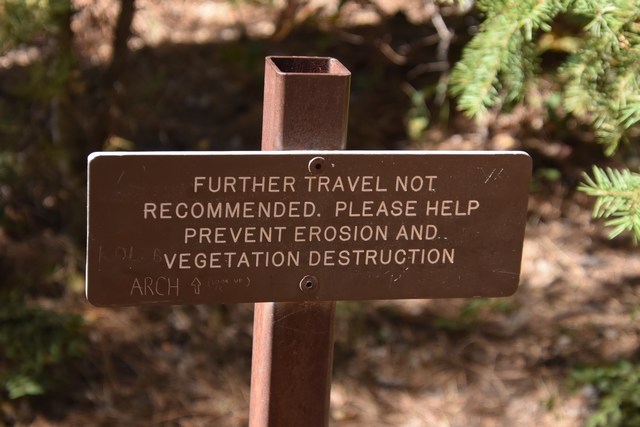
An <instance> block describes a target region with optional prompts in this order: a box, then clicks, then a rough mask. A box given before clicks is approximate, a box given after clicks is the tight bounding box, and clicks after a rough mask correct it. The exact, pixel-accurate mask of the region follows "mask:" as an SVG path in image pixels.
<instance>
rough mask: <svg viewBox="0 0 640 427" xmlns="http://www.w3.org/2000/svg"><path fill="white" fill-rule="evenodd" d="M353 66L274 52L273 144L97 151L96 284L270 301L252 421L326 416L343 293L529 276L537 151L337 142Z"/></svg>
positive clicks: (92, 165) (390, 293)
mask: <svg viewBox="0 0 640 427" xmlns="http://www.w3.org/2000/svg"><path fill="white" fill-rule="evenodd" d="M349 77H350V74H349V72H348V70H346V69H345V68H344V67H343V66H342V65H341V64H340V63H339V62H337V61H336V60H334V59H331V58H304V57H280V58H278V57H276V58H267V60H266V76H265V101H264V103H265V104H264V111H265V114H264V121H263V151H262V152H257V153H247V152H244V153H239V152H238V153H202V152H197V153H196V152H180V153H125V154H121V153H96V154H93V155H92V156H91V157H90V159H89V171H88V175H89V185H88V187H89V191H88V239H87V242H88V244H87V289H86V290H87V298H88V299H89V301H91V302H92V303H94V304H96V305H104V306H123V305H140V304H209V303H219V302H226V303H233V302H255V303H256V306H255V318H254V348H253V362H252V384H251V405H250V425H252V426H254V427H257V426H266V425H302V424H306V425H318V426H324V425H327V423H328V407H329V391H330V379H331V366H332V358H333V319H334V315H335V302H334V301H336V300H371V299H399V298H403V299H404V298H455V297H474V296H506V295H510V294H512V293H513V292H514V291H515V290H516V289H517V286H518V280H519V274H520V262H521V255H522V242H523V239H524V226H525V219H526V208H527V196H528V186H529V180H530V175H531V160H530V158H529V157H528V156H527V155H526V154H525V153H521V152H425V151H419V152H418V151H402V152H386V151H378V152H375V151H374V152H347V151H338V150H340V149H342V148H343V147H344V142H345V140H346V117H347V114H346V110H347V104H348V87H349ZM307 118H308V119H307ZM323 149H324V150H323ZM167 170H173V171H177V172H176V173H173V174H170V175H169V174H167V173H166V171H167Z"/></svg>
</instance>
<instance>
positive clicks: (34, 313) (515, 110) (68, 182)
mask: <svg viewBox="0 0 640 427" xmlns="http://www.w3.org/2000/svg"><path fill="white" fill-rule="evenodd" d="M267 55H314V56H333V57H335V58H338V59H339V60H340V61H341V62H342V63H343V64H345V66H346V67H347V68H349V69H350V70H351V72H352V75H353V76H352V87H351V105H350V120H349V130H348V148H349V149H399V150H401V149H425V150H440V149H449V150H461V149H464V150H480V149H488V150H495V149H509V150H511V149H519V150H525V151H527V152H528V153H529V154H530V155H531V156H532V158H533V162H534V172H533V179H532V185H531V195H530V203H529V212H528V223H527V233H526V239H525V246H524V259H523V266H522V277H521V286H520V289H519V291H518V292H517V293H516V294H515V295H514V296H513V297H510V298H503V299H473V300H446V301H445V300H432V301H374V302H340V303H338V308H337V319H336V344H335V363H334V381H333V388H332V392H331V405H332V406H331V420H332V421H331V422H332V425H335V426H483V427H484V426H487V427H489V426H505V427H506V426H516V425H517V426H583V425H584V426H640V254H639V252H638V247H637V246H636V243H637V239H638V237H640V175H638V171H639V167H640V152H639V148H640V144H638V142H639V138H640V127H639V126H638V123H639V122H640V77H638V70H639V69H640V3H639V2H638V1H637V0H631V1H626V0H625V1H621V0H606V1H595V0H592V1H590V0H523V1H513V0H477V1H473V0H463V1H455V2H446V1H440V2H439V1H435V0H135V1H134V0H121V1H116V0H0V426H3V425H6V426H13V425H16V426H18V425H34V426H52V425H64V426H67V425H69V426H71V425H73V426H94V425H96V426H111V425H127V426H138V425H140V426H155V425H158V426H211V425H220V426H242V425H246V423H247V417H248V404H249V402H248V395H249V380H250V379H249V376H250V364H251V336H252V311H253V307H252V306H251V305H245V304H239V305H219V306H185V307H134V308H122V309H104V308H96V307H92V306H90V305H89V304H88V303H87V302H86V301H85V300H84V250H85V239H86V229H85V227H86V220H85V209H86V208H85V197H86V196H85V188H86V187H85V184H86V157H87V154H88V153H90V152H92V151H98V150H134V149H135V150H256V149H258V148H259V145H260V131H261V117H262V89H263V71H264V57H265V56H267ZM594 166H595V167H596V168H594V169H592V168H593V167H594ZM585 172H586V173H587V174H586V175H585ZM594 208H595V210H594ZM592 213H593V214H594V215H595V216H597V217H604V218H605V219H604V220H594V219H593V218H592ZM614 236H615V238H614Z"/></svg>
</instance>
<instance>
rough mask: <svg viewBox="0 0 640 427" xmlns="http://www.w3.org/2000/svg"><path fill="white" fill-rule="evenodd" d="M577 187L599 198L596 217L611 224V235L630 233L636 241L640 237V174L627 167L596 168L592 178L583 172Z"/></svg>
mask: <svg viewBox="0 0 640 427" xmlns="http://www.w3.org/2000/svg"><path fill="white" fill-rule="evenodd" d="M583 178H584V182H583V183H582V184H581V185H580V186H579V187H578V189H579V190H580V191H582V192H584V193H586V194H588V195H589V196H593V197H595V198H596V202H595V205H594V207H593V217H594V218H604V219H607V221H605V225H606V226H608V227H612V230H611V232H610V234H609V237H610V238H614V237H616V236H619V235H620V234H622V233H623V232H625V231H628V232H631V234H632V236H633V240H634V243H636V244H637V243H638V240H640V174H637V173H633V172H631V171H629V170H628V169H623V170H615V169H611V168H605V169H601V168H598V167H594V168H593V177H591V176H589V175H588V174H586V173H584V174H583Z"/></svg>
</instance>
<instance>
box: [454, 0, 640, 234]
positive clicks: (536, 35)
mask: <svg viewBox="0 0 640 427" xmlns="http://www.w3.org/2000/svg"><path fill="white" fill-rule="evenodd" d="M476 6H477V8H478V9H479V10H480V11H481V13H482V14H483V16H484V21H483V22H482V24H481V25H480V28H479V31H478V33H477V34H476V35H475V36H474V38H473V39H472V40H471V42H470V43H469V44H468V45H467V46H466V48H465V50H464V52H463V55H462V59H461V60H460V61H459V62H458V63H457V64H456V66H455V67H454V69H453V72H452V75H451V87H450V90H451V93H452V94H453V95H454V96H456V97H457V99H458V106H459V108H460V109H461V110H462V111H464V112H465V113H466V114H467V115H469V116H470V117H482V116H483V115H484V114H486V113H487V112H488V111H489V110H490V109H495V108H500V107H502V106H507V105H509V104H513V103H516V102H520V101H522V100H523V99H524V98H525V96H526V92H527V87H528V86H529V85H530V84H535V82H536V79H537V78H540V76H541V74H542V70H541V66H540V61H541V54H542V53H543V52H544V51H545V43H542V42H541V40H543V38H544V37H545V36H546V39H547V40H549V38H551V39H552V40H554V41H555V42H554V43H551V44H553V45H554V48H555V49H558V48H560V49H562V50H563V51H564V53H565V54H566V59H565V61H564V62H563V63H562V65H561V66H560V67H559V68H558V69H557V70H556V71H555V72H554V73H553V74H552V76H551V77H552V78H555V79H556V80H557V82H558V83H559V86H560V87H561V88H562V89H561V91H560V96H561V99H562V106H563V107H564V109H565V110H566V112H567V113H568V114H572V115H574V116H575V117H577V118H578V119H580V120H581V121H583V122H584V123H587V124H589V125H591V126H592V128H593V131H594V133H595V135H596V139H597V140H598V141H599V142H601V143H602V144H604V148H605V152H606V153H607V154H608V155H612V154H613V153H615V152H616V151H617V150H618V148H619V147H620V146H621V144H623V143H624V142H627V141H629V140H630V139H632V137H631V135H636V138H637V135H638V132H640V129H639V128H640V0H477V2H476ZM566 23H571V27H575V28H570V29H568V31H567V29H566V28H565V29H562V30H563V31H562V32H563V33H564V34H563V35H560V34H557V33H559V32H560V31H557V28H556V27H557V26H560V25H562V24H566ZM554 24H555V26H554ZM567 33H568V34H567ZM547 44H549V43H548V42H547ZM546 78H549V75H548V74H547V75H546ZM635 183H637V174H633V173H631V172H630V171H628V170H626V171H622V172H619V173H617V174H616V173H615V172H614V171H610V170H608V171H606V170H603V169H597V168H595V169H594V178H593V179H592V178H590V177H587V180H586V182H585V184H584V185H583V186H582V187H581V189H582V190H583V191H585V192H587V193H588V194H590V195H593V196H595V197H597V198H598V201H597V204H596V210H595V211H594V215H595V216H605V217H614V218H615V219H611V220H609V222H608V224H609V225H613V226H614V232H613V233H612V235H618V234H620V233H621V232H622V231H624V230H628V231H631V232H632V233H633V234H634V236H635V240H636V241H637V240H638V239H640V228H639V227H638V226H637V224H638V223H639V222H640V210H639V209H638V203H637V200H638V199H639V198H640V188H638V187H637V185H635ZM610 184H611V185H610ZM614 184H615V185H614ZM623 184H624V185H623ZM622 185H623V186H624V188H625V189H624V191H622V192H621V191H619V190H621V188H622V187H621V186H622ZM619 194H625V195H631V196H632V199H634V200H636V203H635V205H634V206H635V207H636V209H623V210H618V209H617V208H618V207H620V206H627V204H625V203H623V202H621V203H612V202H611V200H612V199H611V197H614V198H615V197H616V195H619ZM603 206H607V208H606V209H605V210H601V208H603Z"/></svg>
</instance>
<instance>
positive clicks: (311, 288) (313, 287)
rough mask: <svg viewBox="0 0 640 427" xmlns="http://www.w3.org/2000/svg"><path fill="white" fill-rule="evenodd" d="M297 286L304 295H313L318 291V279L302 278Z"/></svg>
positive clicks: (311, 277) (312, 277)
mask: <svg viewBox="0 0 640 427" xmlns="http://www.w3.org/2000/svg"><path fill="white" fill-rule="evenodd" d="M298 286H299V288H300V290H301V291H302V292H304V293H305V294H309V293H313V292H315V291H317V290H318V279H317V277H315V276H304V277H303V278H302V280H300V284H299V285H298Z"/></svg>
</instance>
